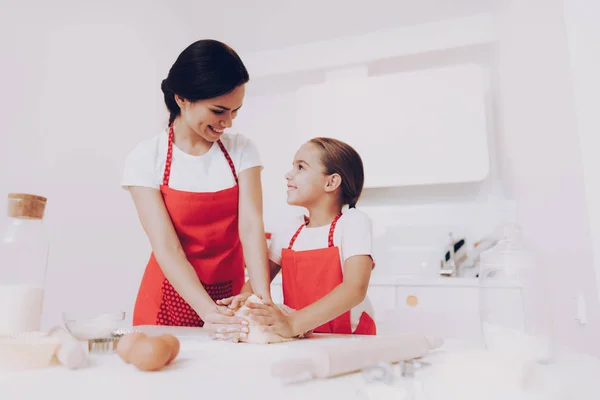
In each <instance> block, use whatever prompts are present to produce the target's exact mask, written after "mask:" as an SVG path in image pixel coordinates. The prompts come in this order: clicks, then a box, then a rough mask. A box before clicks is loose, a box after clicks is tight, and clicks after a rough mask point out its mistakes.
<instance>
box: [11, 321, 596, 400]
mask: <svg viewBox="0 0 600 400" xmlns="http://www.w3.org/2000/svg"><path fill="white" fill-rule="evenodd" d="M143 329H144V330H146V331H148V332H150V333H152V334H159V333H163V332H170V333H173V334H174V335H176V336H178V337H179V338H180V341H181V352H180V354H179V356H178V357H177V359H176V360H175V361H174V362H173V364H172V365H170V366H168V367H166V368H165V369H163V370H162V371H158V372H141V371H138V370H136V369H135V367H133V366H131V365H127V364H125V363H123V362H122V361H121V360H120V359H119V358H118V356H117V355H116V354H109V355H91V356H90V363H89V366H88V367H87V368H84V369H80V370H75V371H70V370H67V369H65V368H63V367H51V368H47V369H42V370H35V371H26V372H10V373H8V372H0V394H1V396H0V397H1V398H3V399H4V398H6V399H11V400H13V399H15V400H16V399H32V400H34V399H43V398H49V397H50V396H54V397H57V396H59V398H60V399H61V400H75V399H77V400H80V399H86V400H88V399H89V400H93V399H102V400H106V399H110V400H117V399H144V400H154V399H156V400H158V399H160V400H164V399H166V398H167V399H168V398H172V399H177V400H187V399H190V400H192V399H193V400H198V399H213V398H214V399H254V398H257V399H283V398H285V399H332V398H333V397H334V396H335V397H340V396H341V397H342V398H344V399H360V398H362V399H394V400H401V399H403V393H406V392H405V391H404V390H406V389H410V390H413V389H415V388H416V390H417V392H421V394H422V395H424V394H425V393H426V394H427V397H422V396H421V397H416V398H415V399H421V400H423V399H428V400H438V399H439V400H446V399H461V400H470V399H486V400H489V399H509V398H510V399H527V400H529V399H536V400H537V399H544V400H553V399H578V400H579V399H584V400H587V399H590V400H591V399H598V398H599V397H600V383H599V382H598V381H599V380H598V377H599V376H600V361H599V360H597V359H595V358H592V357H588V356H584V355H576V354H572V353H568V352H563V353H561V354H560V356H559V358H558V361H557V362H556V363H554V364H551V365H546V366H539V365H537V364H534V365H530V364H527V363H524V362H522V360H519V359H518V358H508V357H505V356H493V355H491V354H490V353H487V352H483V351H482V350H480V347H479V345H478V344H476V343H460V342H447V343H446V344H445V345H444V346H443V347H442V348H441V349H438V350H436V351H434V352H432V353H431V354H430V355H428V356H427V357H425V358H423V359H422V360H421V362H422V365H423V366H422V367H420V368H417V370H416V372H415V376H414V377H413V378H399V379H397V380H396V381H395V383H394V384H393V385H385V384H383V383H367V382H366V381H365V379H364V377H363V375H362V374H360V373H355V374H350V375H346V376H342V377H338V378H333V379H327V380H313V381H307V382H304V383H294V384H285V383H282V382H279V381H278V380H276V379H274V378H273V377H271V376H270V371H269V369H270V365H271V364H272V363H273V362H274V361H276V360H278V359H280V358H282V357H285V355H286V354H297V353H298V352H302V351H303V350H306V349H308V348H309V346H312V345H313V344H314V343H315V342H317V341H318V340H311V339H307V340H300V341H297V342H290V343H282V344H276V345H251V344H243V343H239V344H236V343H228V342H215V341H211V340H210V339H209V338H208V335H207V333H206V332H204V331H203V330H202V329H201V328H172V327H144V328H143ZM321 338H323V335H321ZM355 338H356V337H355ZM345 339H346V338H345V337H338V338H336V339H335V340H345ZM327 340H329V339H327ZM524 384H526V385H527V387H528V389H527V391H525V392H524V391H523V390H521V389H520V387H521V386H522V385H524ZM378 395H382V396H379V397H378ZM361 396H362V397H361ZM406 399H408V398H406Z"/></svg>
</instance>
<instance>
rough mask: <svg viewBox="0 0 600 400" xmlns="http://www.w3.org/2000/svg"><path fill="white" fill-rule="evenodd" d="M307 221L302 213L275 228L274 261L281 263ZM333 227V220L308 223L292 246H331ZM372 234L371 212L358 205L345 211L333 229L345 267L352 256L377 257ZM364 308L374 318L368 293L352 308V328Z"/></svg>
mask: <svg viewBox="0 0 600 400" xmlns="http://www.w3.org/2000/svg"><path fill="white" fill-rule="evenodd" d="M303 223H304V217H303V216H298V217H296V218H294V219H293V220H291V221H288V222H287V223H284V224H282V226H281V227H280V228H279V229H275V230H274V231H275V232H273V234H272V236H271V245H270V247H269V259H270V260H271V261H273V262H274V263H276V264H278V265H281V251H282V249H284V248H286V249H287V248H288V246H289V245H290V240H291V238H292V236H294V234H295V233H296V231H297V230H298V228H299V227H300V225H301V224H303ZM330 227H331V224H328V225H325V226H320V227H316V228H309V227H306V226H305V227H304V228H302V230H301V231H300V234H299V235H298V237H297V238H296V241H295V242H294V245H293V246H292V250H295V251H301V250H314V249H320V248H324V247H327V246H328V236H329V228H330ZM372 236H373V229H372V224H371V220H370V218H369V216H368V215H367V214H365V213H364V212H362V211H360V210H357V209H356V208H350V209H348V210H346V211H344V213H343V214H342V216H341V217H340V219H339V220H338V222H337V224H336V226H335V230H334V232H333V244H334V245H335V246H337V247H338V249H339V252H340V260H341V263H342V270H343V267H344V262H345V261H346V260H347V259H348V258H350V257H352V256H357V255H369V256H371V257H372V258H373V252H372V247H373V246H372ZM363 312H366V313H368V314H369V315H370V316H371V318H373V319H375V318H374V313H373V307H372V305H371V302H370V301H369V298H368V297H366V298H365V300H364V301H363V302H362V303H360V304H359V305H357V306H356V307H354V308H353V309H352V310H351V311H350V320H351V325H352V331H354V330H355V329H356V327H357V326H358V322H359V320H360V317H361V315H362V313H363Z"/></svg>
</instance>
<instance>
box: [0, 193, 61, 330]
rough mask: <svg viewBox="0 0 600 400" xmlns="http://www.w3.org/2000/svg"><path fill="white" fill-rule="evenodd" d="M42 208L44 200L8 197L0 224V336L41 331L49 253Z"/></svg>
mask: <svg viewBox="0 0 600 400" xmlns="http://www.w3.org/2000/svg"><path fill="white" fill-rule="evenodd" d="M45 208H46V198H45V197H41V196H36V195H32V194H23V193H11V194H9V195H8V207H7V218H6V219H5V220H4V223H3V224H2V225H0V335H12V334H19V333H24V332H37V331H39V330H40V325H41V319H42V309H43V303H44V284H45V281H46V269H47V263H48V252H49V241H48V237H47V235H46V231H45V229H44V224H43V219H44V212H45Z"/></svg>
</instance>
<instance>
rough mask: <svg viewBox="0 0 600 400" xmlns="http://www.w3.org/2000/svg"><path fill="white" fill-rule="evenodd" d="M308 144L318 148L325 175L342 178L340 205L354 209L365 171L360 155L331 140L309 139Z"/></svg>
mask: <svg viewBox="0 0 600 400" xmlns="http://www.w3.org/2000/svg"><path fill="white" fill-rule="evenodd" d="M309 143H312V144H315V145H317V146H318V147H319V148H320V150H321V163H323V165H324V166H325V173H326V174H327V175H331V174H338V175H340V176H341V177H342V185H341V192H342V193H341V201H342V205H344V204H348V205H349V207H350V208H354V207H356V203H357V202H358V199H359V197H360V195H361V193H362V189H363V185H364V182H365V171H364V169H363V162H362V159H361V158H360V155H359V154H358V153H357V152H356V150H354V148H353V147H352V146H350V145H349V144H347V143H344V142H342V141H341V140H337V139H333V138H327V137H317V138H313V139H311V140H310V141H309Z"/></svg>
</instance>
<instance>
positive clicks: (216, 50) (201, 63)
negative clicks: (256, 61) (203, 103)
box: [160, 39, 250, 125]
mask: <svg viewBox="0 0 600 400" xmlns="http://www.w3.org/2000/svg"><path fill="white" fill-rule="evenodd" d="M248 80H250V76H249V75H248V71H247V70H246V67H245V66H244V63H243V62H242V60H241V59H240V57H239V56H238V55H237V53H236V52H235V51H234V50H233V49H232V48H231V47H229V46H227V45H226V44H224V43H221V42H219V41H217V40H212V39H205V40H198V41H197V42H195V43H192V44H191V45H189V46H188V47H187V48H186V49H185V50H183V51H182V52H181V54H180V55H179V57H177V60H176V61H175V64H173V66H172V67H171V69H170V70H169V75H168V76H167V79H165V80H163V81H162V84H161V86H160V88H161V90H162V92H163V94H164V97H165V104H166V106H167V109H168V110H169V113H170V116H169V125H171V124H172V123H173V121H175V118H177V117H178V116H179V114H180V113H181V110H180V109H179V106H178V105H177V102H176V101H175V95H176V94H177V95H179V96H180V97H182V98H184V99H186V100H188V101H191V102H194V101H198V100H206V99H211V98H213V97H218V96H221V95H224V94H227V93H229V92H231V91H232V90H233V89H235V88H236V87H238V86H240V85H243V84H244V83H246V82H248Z"/></svg>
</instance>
